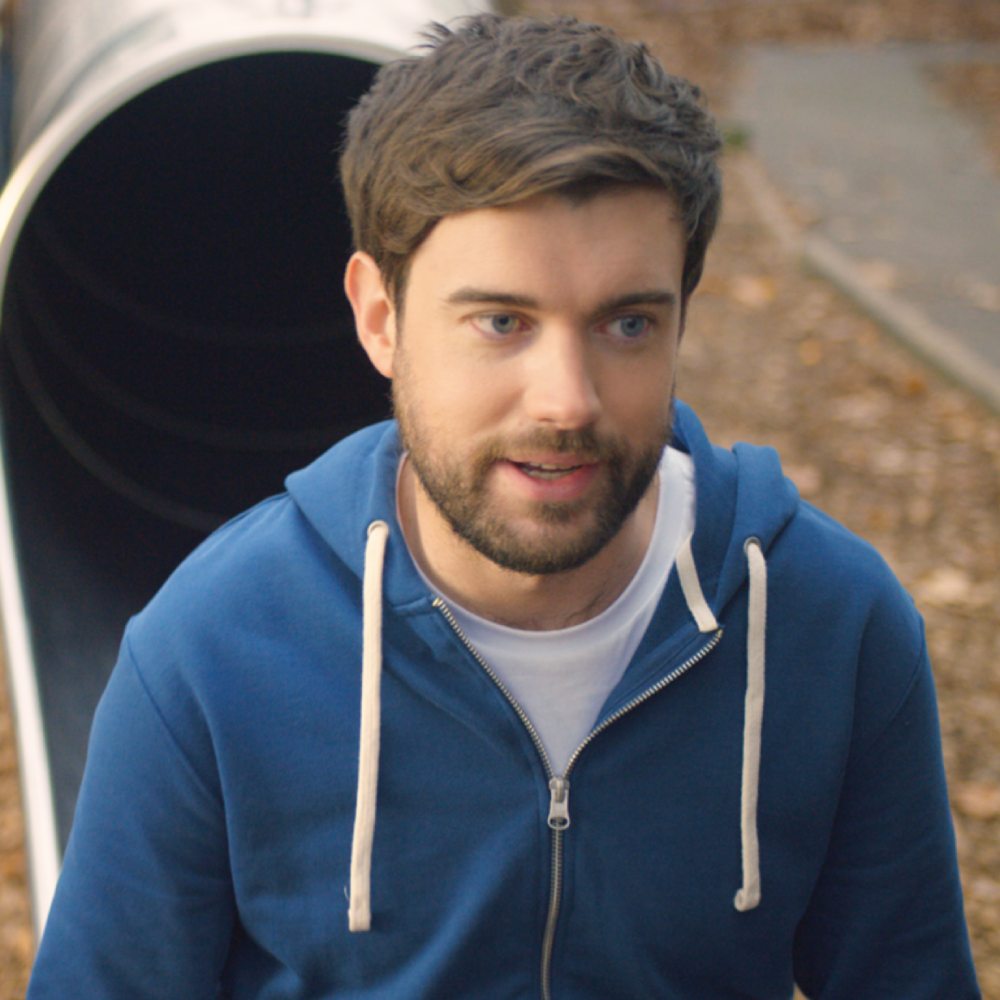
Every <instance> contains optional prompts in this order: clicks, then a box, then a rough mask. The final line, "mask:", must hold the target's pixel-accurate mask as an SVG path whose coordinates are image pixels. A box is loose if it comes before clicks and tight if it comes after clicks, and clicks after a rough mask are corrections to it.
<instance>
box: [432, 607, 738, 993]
mask: <svg viewBox="0 0 1000 1000" xmlns="http://www.w3.org/2000/svg"><path fill="white" fill-rule="evenodd" d="M432 603H433V606H434V607H435V608H437V610H438V611H440V612H441V614H442V616H443V617H444V619H445V621H446V622H447V623H448V624H449V625H450V626H451V630H452V631H453V632H454V633H455V635H456V636H458V638H459V640H460V641H461V643H462V645H463V646H465V648H466V649H467V650H468V651H469V652H470V653H471V654H472V656H473V658H474V659H475V661H476V662H477V663H478V664H479V665H480V666H481V667H482V668H483V670H485V671H486V674H487V676H488V677H489V678H490V680H492V681H493V683H494V684H496V686H497V687H498V688H499V689H500V691H501V693H502V694H503V696H504V697H505V698H506V699H507V701H508V702H510V705H511V707H512V708H513V709H514V711H515V712H516V713H517V717H518V718H519V719H520V720H521V722H522V723H523V724H524V727H525V729H527V731H528V735H529V736H530V737H531V741H532V743H534V745H535V749H536V750H537V751H538V755H539V757H541V760H542V764H543V766H544V768H545V773H546V776H547V777H548V779H549V816H548V825H549V828H550V829H551V830H552V882H551V887H550V889H549V911H548V916H547V917H546V920H545V933H544V936H543V937H542V969H541V989H542V1000H552V982H551V980H552V949H553V945H554V944H555V937H556V924H557V923H558V921H559V904H560V901H561V899H562V861H563V843H562V841H563V833H564V832H565V831H566V830H567V829H568V827H569V824H570V816H569V773H570V771H572V770H573V765H574V764H576V762H577V760H578V758H579V757H580V754H581V753H582V752H583V750H584V748H585V747H587V746H588V745H589V744H590V742H591V741H592V740H593V739H594V737H595V736H597V735H598V733H603V732H604V730H605V729H607V728H608V726H610V725H612V724H613V723H615V722H617V721H618V720H619V719H620V718H622V716H624V715H627V714H628V713H629V712H631V711H632V710H633V709H634V708H636V707H638V706H639V705H641V704H642V703H643V702H644V701H646V700H647V699H649V698H652V697H653V695H655V694H657V693H659V692H660V691H662V690H663V689H664V688H665V687H667V685H669V684H672V683H673V682H674V681H675V680H677V678H678V677H680V676H681V675H682V674H684V673H686V672H687V671H688V670H690V669H691V668H692V667H693V666H694V665H695V664H696V663H698V662H699V661H701V660H703V659H704V658H705V657H706V656H708V654H709V653H711V652H712V650H713V649H715V647H716V646H717V645H718V644H719V642H720V640H721V639H722V628H721V627H720V628H718V629H716V631H715V632H714V633H713V635H712V638H711V639H709V640H708V642H706V643H705V645H704V646H702V647H701V649H699V650H698V652H696V653H695V654H694V655H693V656H691V657H689V658H688V659H687V660H685V661H684V662H683V663H682V664H681V665H680V666H679V667H677V669H676V670H672V671H671V672H670V673H669V674H667V675H666V677H661V678H660V680H659V681H657V682H656V683H655V684H654V685H653V686H652V687H650V688H647V689H646V690H645V691H643V692H642V694H639V695H637V696H636V697H635V698H633V699H632V700H631V701H630V702H628V703H627V704H625V705H623V706H622V707H621V708H619V709H618V710H617V711H616V712H613V713H612V714H611V715H609V716H608V717H607V718H606V719H605V720H604V721H603V722H602V723H601V724H600V725H599V726H597V727H596V728H595V729H593V730H592V731H591V732H590V733H588V735H587V737H586V739H584V741H583V742H582V743H581V744H580V745H579V746H578V747H577V748H576V750H574V751H573V755H572V756H571V757H570V759H569V762H568V763H567V764H566V770H565V772H564V773H563V774H562V775H557V774H556V773H555V771H554V770H553V768H552V762H551V761H550V760H549V755H548V753H547V751H546V749H545V745H544V744H543V743H542V739H541V737H540V736H539V735H538V730H537V729H535V727H534V725H533V724H532V721H531V719H530V718H528V714H527V713H526V712H525V711H524V709H523V708H521V706H520V705H519V704H518V703H517V700H516V699H515V698H514V696H513V695H512V694H511V693H510V690H509V689H508V688H507V685H506V684H504V682H503V680H502V679H501V678H500V676H499V674H497V672H496V671H495V670H494V669H493V668H492V667H491V666H490V665H489V664H488V663H487V662H486V660H484V659H483V657H482V655H481V654H480V652H479V650H477V649H476V647H475V646H473V645H472V643H471V642H470V641H469V639H468V637H467V636H466V635H465V633H464V632H463V631H462V627H461V625H459V624H458V621H457V620H456V618H455V616H454V614H452V611H451V608H449V607H448V605H447V604H445V602H444V601H443V600H442V599H441V598H440V597H435V598H434V600H433V602H432Z"/></svg>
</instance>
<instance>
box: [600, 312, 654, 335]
mask: <svg viewBox="0 0 1000 1000" xmlns="http://www.w3.org/2000/svg"><path fill="white" fill-rule="evenodd" d="M650 325H651V324H650V321H649V320H648V319H647V318H646V317H645V316H620V317H619V318H618V319H615V320H612V321H611V322H610V323H609V324H608V330H609V331H610V332H611V333H612V334H616V335H617V336H619V337H621V338H623V339H624V340H635V339H636V338H638V337H641V336H643V334H645V333H648V332H649V328H650Z"/></svg>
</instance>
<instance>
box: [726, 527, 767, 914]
mask: <svg viewBox="0 0 1000 1000" xmlns="http://www.w3.org/2000/svg"><path fill="white" fill-rule="evenodd" d="M743 548H744V551H745V552H746V557H747V567H748V569H749V573H750V593H749V597H748V607H747V691H746V701H745V704H744V708H743V780H742V792H741V795H740V844H741V848H742V854H743V885H742V887H741V888H740V890H739V892H737V893H736V898H735V899H734V901H733V904H734V905H735V907H736V909H737V910H739V911H740V912H741V913H742V912H745V911H746V910H752V909H753V908H754V907H755V906H757V905H758V904H759V903H760V845H759V844H758V841H757V794H758V790H759V786H760V741H761V729H762V726H763V722H764V636H765V630H766V627H767V563H766V562H765V561H764V553H763V551H762V550H761V547H760V542H759V541H758V540H757V539H756V538H750V539H747V542H746V545H744V547H743Z"/></svg>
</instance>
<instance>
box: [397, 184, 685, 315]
mask: <svg viewBox="0 0 1000 1000" xmlns="http://www.w3.org/2000/svg"><path fill="white" fill-rule="evenodd" d="M684 251H685V238H684V229H683V224H682V222H681V219H680V214H679V212H678V210H677V207H676V204H675V202H674V200H673V199H672V198H671V197H670V195H669V194H668V193H667V192H665V191H661V190H656V189H651V188H646V187H636V188H614V189H610V190H607V191H603V192H600V193H596V194H588V195H587V196H586V197H580V196H568V195H563V194H543V195H537V196H535V197H532V198H530V199H527V200H525V201H521V202H517V203H515V204H513V205H507V206H502V207H497V208H483V209H475V210H473V211H469V212H462V213H459V214H456V215H450V216H446V217H445V218H444V219H442V220H441V221H440V222H439V223H438V224H437V225H436V226H435V227H434V229H433V230H432V231H431V233H430V234H429V235H428V237H427V239H426V240H424V242H423V243H422V244H421V245H420V247H419V248H418V249H417V251H416V252H415V253H414V255H413V258H412V259H411V262H410V276H409V281H408V288H407V301H408V302H409V301H410V300H411V298H416V299H427V298H438V297H442V298H446V297H447V296H448V295H449V293H450V292H451V291H452V290H454V289H455V288H461V287H471V288H481V289H483V290H486V291H488V290H491V289H495V290H497V291H502V292H504V293H505V294H520V295H525V296H531V297H538V298H544V300H545V301H551V302H553V303H554V304H555V303H558V302H560V301H563V300H573V301H575V302H578V303H581V302H583V301H586V300H588V299H591V298H592V299H595V300H600V299H603V298H607V296H608V295H609V294H617V293H620V292H628V291H638V290H641V289H645V288H654V287H655V288H658V289H665V290H670V291H674V292H676V293H678V294H679V292H680V280H681V271H682V269H683V261H684Z"/></svg>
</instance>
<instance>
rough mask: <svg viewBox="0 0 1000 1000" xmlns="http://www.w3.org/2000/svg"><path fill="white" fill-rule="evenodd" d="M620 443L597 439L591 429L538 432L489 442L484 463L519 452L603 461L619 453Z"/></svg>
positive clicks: (483, 452) (499, 459) (484, 451)
mask: <svg viewBox="0 0 1000 1000" xmlns="http://www.w3.org/2000/svg"><path fill="white" fill-rule="evenodd" d="M620 447H621V446H620V442H618V441H614V440H609V439H608V438H604V437H600V436H598V435H597V434H596V433H595V432H594V430H593V429H592V428H589V427H585V428H580V429H578V430H567V431H560V430H549V429H545V428H538V429H536V430H534V431H531V432H530V433H528V434H522V435H519V436H518V437H516V438H503V439H498V440H495V441H490V442H488V443H487V444H486V445H485V447H484V448H483V449H482V452H481V458H482V460H483V461H484V462H485V463H490V462H495V461H501V460H502V459H505V458H507V456H508V455H510V454H512V453H518V452H531V451H543V452H555V453H556V454H566V453H569V452H571V453H572V454H574V455H577V456H579V457H581V458H584V459H586V460H588V461H601V460H602V459H607V458H611V457H613V456H615V455H617V454H619V452H620Z"/></svg>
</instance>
